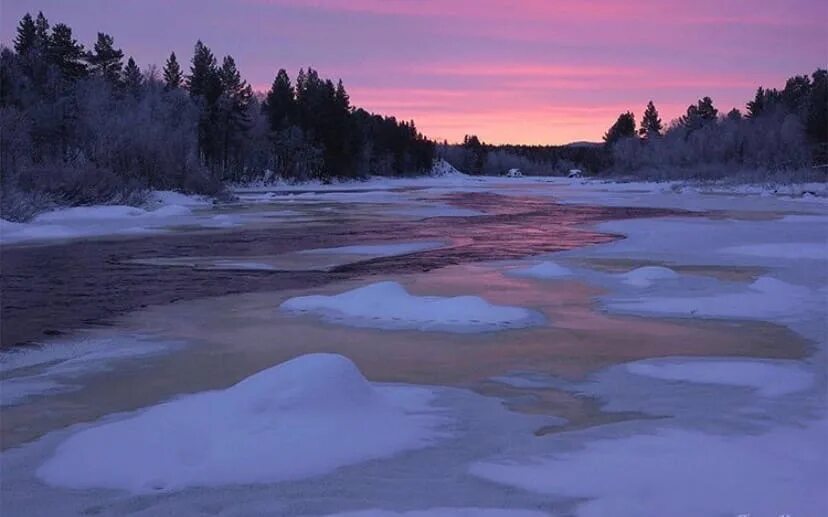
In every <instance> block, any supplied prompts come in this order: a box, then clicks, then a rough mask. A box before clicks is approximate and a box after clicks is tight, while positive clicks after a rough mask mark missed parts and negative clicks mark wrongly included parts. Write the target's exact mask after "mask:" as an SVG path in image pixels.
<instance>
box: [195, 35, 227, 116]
mask: <svg viewBox="0 0 828 517" xmlns="http://www.w3.org/2000/svg"><path fill="white" fill-rule="evenodd" d="M187 87H188V88H189V90H190V96H191V97H202V98H203V99H204V101H205V102H206V103H207V105H208V106H211V105H213V104H214V103H215V102H216V101H217V100H218V97H219V95H221V79H220V78H219V73H218V68H217V66H216V58H215V56H213V52H212V51H211V50H210V49H209V48H207V46H206V45H204V43H202V42H201V40H199V41H197V42H196V44H195V50H194V52H193V59H192V62H191V64H190V75H189V77H187Z"/></svg>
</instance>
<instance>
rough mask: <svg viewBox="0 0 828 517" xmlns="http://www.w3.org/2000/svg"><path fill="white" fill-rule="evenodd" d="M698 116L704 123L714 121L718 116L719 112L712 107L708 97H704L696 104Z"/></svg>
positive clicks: (711, 101)
mask: <svg viewBox="0 0 828 517" xmlns="http://www.w3.org/2000/svg"><path fill="white" fill-rule="evenodd" d="M698 112H699V116H700V117H701V118H702V120H704V121H705V122H710V121H713V120H716V117H717V116H718V115H719V110H717V109H716V108H714V107H713V100H712V99H711V98H710V97H704V98H702V99H701V100H699V103H698Z"/></svg>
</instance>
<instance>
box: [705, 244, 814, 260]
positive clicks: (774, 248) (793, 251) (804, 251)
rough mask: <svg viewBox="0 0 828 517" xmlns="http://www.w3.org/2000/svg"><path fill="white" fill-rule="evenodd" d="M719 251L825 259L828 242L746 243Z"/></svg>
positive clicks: (755, 255)
mask: <svg viewBox="0 0 828 517" xmlns="http://www.w3.org/2000/svg"><path fill="white" fill-rule="evenodd" d="M721 252H722V253H730V254H735V255H750V256H753V257H765V258H782V259H811V260H826V259H828V243H818V242H797V243H789V242H783V243H774V244H748V245H744V246H730V247H727V248H724V249H722V250H721Z"/></svg>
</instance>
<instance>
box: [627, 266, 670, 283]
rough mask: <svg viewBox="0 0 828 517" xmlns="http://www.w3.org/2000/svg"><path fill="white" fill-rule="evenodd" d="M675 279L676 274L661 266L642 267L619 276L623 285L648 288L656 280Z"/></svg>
mask: <svg viewBox="0 0 828 517" xmlns="http://www.w3.org/2000/svg"><path fill="white" fill-rule="evenodd" d="M676 277H678V273H676V272H675V271H673V270H672V269H670V268H668V267H662V266H644V267H640V268H637V269H633V270H632V271H628V272H626V273H623V274H622V275H621V278H623V279H624V283H625V284H629V285H633V286H635V287H649V286H651V285H653V282H654V281H656V280H666V279H668V278H676Z"/></svg>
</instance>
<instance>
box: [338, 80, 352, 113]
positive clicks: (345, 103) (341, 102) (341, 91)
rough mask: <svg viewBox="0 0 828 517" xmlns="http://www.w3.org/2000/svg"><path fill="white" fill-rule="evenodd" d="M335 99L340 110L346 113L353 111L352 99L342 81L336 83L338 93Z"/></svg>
mask: <svg viewBox="0 0 828 517" xmlns="http://www.w3.org/2000/svg"><path fill="white" fill-rule="evenodd" d="M334 98H335V99H336V104H337V106H338V107H339V108H340V109H342V110H344V111H346V112H347V111H350V110H351V98H350V97H349V96H348V92H346V91H345V85H343V84H342V79H340V80H339V82H338V83H336V93H335V95H334Z"/></svg>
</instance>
